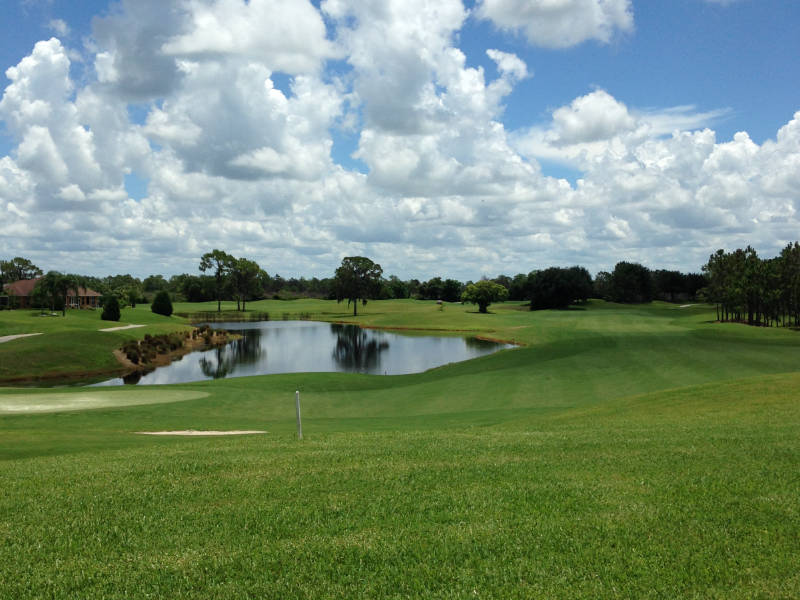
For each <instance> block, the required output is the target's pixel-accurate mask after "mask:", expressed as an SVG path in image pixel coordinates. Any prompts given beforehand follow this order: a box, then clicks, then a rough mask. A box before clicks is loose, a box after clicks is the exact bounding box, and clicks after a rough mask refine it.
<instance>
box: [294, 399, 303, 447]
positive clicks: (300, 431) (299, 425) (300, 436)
mask: <svg viewBox="0 0 800 600" xmlns="http://www.w3.org/2000/svg"><path fill="white" fill-rule="evenodd" d="M294 405H295V408H297V439H300V440H302V439H303V425H302V423H300V390H297V391H295V393H294Z"/></svg>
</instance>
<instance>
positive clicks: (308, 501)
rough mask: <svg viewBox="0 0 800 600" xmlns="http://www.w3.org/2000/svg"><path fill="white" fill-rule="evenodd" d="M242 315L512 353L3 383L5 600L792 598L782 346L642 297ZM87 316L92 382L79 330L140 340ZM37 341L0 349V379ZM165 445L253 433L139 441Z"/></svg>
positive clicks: (796, 361)
mask: <svg viewBox="0 0 800 600" xmlns="http://www.w3.org/2000/svg"><path fill="white" fill-rule="evenodd" d="M234 306H235V305H234ZM192 308H193V305H188V304H186V305H178V306H176V312H191V310H192ZM214 308H216V305H215V304H214ZM228 308H230V305H229V306H228ZM248 308H250V309H251V310H253V311H262V312H269V313H270V314H273V315H281V314H282V313H290V315H289V316H290V317H291V316H292V315H293V314H294V313H295V312H297V313H303V314H304V315H306V316H310V317H311V318H314V319H317V320H327V321H348V322H358V323H360V324H362V325H365V326H370V327H391V328H396V329H408V330H423V331H426V332H430V331H433V330H435V331H439V332H441V333H442V334H448V333H450V334H459V335H464V334H471V335H481V336H483V337H487V338H492V339H499V340H504V341H510V342H514V343H516V344H518V345H519V347H518V348H516V349H511V350H503V351H500V352H498V353H496V354H492V355H489V356H485V357H482V358H479V359H475V360H471V361H468V362H463V363H455V364H450V365H446V366H443V367H439V368H436V369H432V370H430V371H426V372H424V373H419V374H414V375H403V376H367V375H358V374H338V373H315V374H285V375H270V376H259V377H245V378H233V379H219V380H214V381H209V382H197V383H187V384H180V385H170V386H150V387H146V386H142V387H136V388H125V389H119V390H116V389H113V390H109V389H108V388H104V389H98V390H97V391H95V390H94V389H92V390H89V391H87V389H86V388H66V387H61V388H58V389H54V390H46V389H33V388H32V389H21V388H14V389H9V388H6V389H0V407H2V410H3V411H5V412H3V413H2V414H0V481H1V482H2V490H3V493H2V494H0V515H2V516H0V530H1V531H2V533H0V564H2V565H3V567H2V569H0V597H2V598H15V599H28V598H31V599H32V598H59V599H60V598H76V599H77V598H81V599H86V598H117V597H119V598H123V597H124V598H204V599H205V598H212V599H223V598H224V599H230V598H234V599H238V598H242V599H244V598H565V599H566V598H726V599H730V598H787V599H789V598H797V597H800V574H799V573H800V569H798V568H797V566H798V564H800V468H799V467H800V369H799V368H798V365H800V334H798V332H796V331H792V330H789V329H777V328H755V327H747V326H744V325H740V324H732V323H726V324H720V323H715V322H713V320H714V309H713V307H709V306H705V305H696V306H690V307H685V308H680V307H679V306H677V305H672V304H666V303H658V302H655V303H652V304H649V305H633V306H623V305H614V304H608V303H605V302H600V301H591V302H589V303H588V304H587V305H585V306H582V307H576V308H574V309H572V310H565V311H537V312H531V311H528V310H526V309H525V307H524V306H521V305H519V304H515V303H506V304H497V305H492V306H491V307H490V309H489V314H485V315H482V314H478V313H477V312H475V311H476V309H475V308H474V307H467V306H461V305H457V304H453V305H446V306H444V307H443V309H440V308H439V307H437V306H436V305H435V304H434V303H432V302H420V301H410V300H409V301H381V302H370V303H369V304H368V305H367V306H366V307H364V310H363V311H362V310H361V308H359V312H363V314H359V316H358V318H357V319H353V318H352V316H351V315H348V314H347V307H346V306H344V305H337V304H336V303H335V302H326V301H318V300H300V301H297V303H296V304H295V303H293V302H292V303H288V302H284V303H280V302H278V301H264V302H258V303H252V305H251V303H248ZM200 309H202V310H207V309H208V307H203V306H200V307H198V308H197V310H200ZM136 310H137V311H139V310H142V311H144V310H147V309H146V307H145V308H142V307H138V308H137V309H136ZM4 318H6V317H5V316H0V333H6V334H16V333H25V332H28V331H34V330H33V329H30V327H31V326H32V325H30V324H28V323H26V322H25V321H24V318H25V317H24V316H22V315H20V314H17V315H15V316H14V317H13V318H14V319H15V321H14V324H13V327H11V326H10V325H8V326H6V328H5V329H3V326H2V319H4ZM9 318H10V317H9ZM84 318H85V317H75V318H74V319H73V320H72V321H70V320H69V319H70V316H69V313H68V316H67V317H66V320H65V321H63V323H64V324H65V325H64V327H66V326H69V327H72V328H74V330H75V331H79V330H80V331H82V333H81V334H80V335H82V336H84V337H85V339H87V340H89V341H90V342H91V343H95V342H93V341H92V340H95V339H97V340H98V341H97V346H91V344H90V346H87V347H97V348H98V350H97V354H96V355H95V354H92V355H91V356H90V357H89V360H91V361H93V362H94V363H95V364H100V363H101V361H102V360H104V359H102V357H101V354H102V353H103V352H106V351H110V350H105V349H102V348H105V346H102V345H104V344H107V343H108V342H107V340H106V339H105V338H98V337H96V336H101V335H107V336H119V338H118V339H130V337H133V336H141V335H143V334H144V332H143V331H142V330H141V329H130V330H124V331H120V332H109V333H102V334H101V333H98V332H96V331H95V329H96V328H95V329H91V327H94V326H95V325H96V324H93V325H91V327H90V326H89V325H84V324H83V321H80V319H84ZM87 322H88V321H87ZM136 322H137V321H136V319H134V318H131V316H130V313H124V314H123V321H122V324H123V325H124V324H126V323H136ZM53 323H55V321H54V322H53ZM170 324H171V326H172V327H185V321H182V320H180V319H175V318H173V320H172V321H170V322H169V323H167V322H160V321H155V320H153V321H151V322H148V327H149V328H167V326H168V325H170ZM48 327H50V329H48V330H44V331H43V330H42V329H38V330H37V331H43V335H40V336H36V337H30V338H25V339H17V340H15V341H13V342H9V343H7V344H3V345H0V373H8V372H11V371H13V370H14V367H13V360H14V358H13V356H14V355H16V356H17V357H19V356H29V357H32V356H34V355H35V354H36V352H41V351H42V348H43V346H42V345H41V344H43V343H46V342H45V340H46V339H47V338H48V336H51V337H52V338H53V339H60V338H59V336H60V335H62V334H61V333H60V332H59V327H58V326H57V325H56V324H52V325H48ZM126 336H130V337H126ZM11 344H17V346H16V348H17V350H16V353H15V354H11V351H10V350H8V349H7V348H3V346H10V345H11ZM101 346H102V348H101ZM101 350H102V351H101ZM92 352H94V351H93V350H92V351H91V352H90V354H91V353H92ZM71 357H72V355H70V357H69V359H70V360H72V358H71ZM188 359H190V357H184V360H188ZM75 360H77V355H76V357H75ZM53 362H54V359H53V358H52V357H50V358H47V359H44V358H42V359H41V360H39V361H38V362H36V361H35V360H34V359H33V358H31V359H30V360H29V361H28V365H26V366H24V368H26V369H28V372H30V373H31V374H32V375H33V376H36V373H37V372H44V370H47V369H49V368H50V367H49V365H50V364H51V363H53ZM78 367H80V365H78ZM21 368H23V367H21ZM37 369H41V370H42V371H37ZM85 370H86V371H90V370H91V368H88V367H87V368H86V369H85ZM295 390H300V392H301V405H302V419H303V439H302V440H298V439H297V435H296V420H295V419H296V417H295V403H294V400H295V396H294V393H295ZM95 395H96V399H97V400H96V401H97V403H100V402H102V401H103V400H102V399H103V398H112V399H113V400H114V404H113V405H107V406H101V405H99V404H91V402H94V400H93V399H94V398H95ZM87 399H89V400H87ZM140 399H145V401H142V402H140V401H139V400H140ZM89 401H91V402H89ZM82 402H89V403H87V404H86V405H85V407H86V408H89V406H91V408H90V409H87V410H60V409H59V411H57V412H40V411H33V410H29V411H27V412H26V413H25V414H19V413H18V414H9V412H8V411H9V410H14V409H13V407H14V406H17V407H21V406H36V407H45V406H47V405H48V404H49V405H51V406H71V407H73V408H77V407H80V406H81V403H82ZM178 430H198V431H201V430H209V431H235V430H241V431H248V430H258V431H266V432H267V433H265V434H263V435H239V436H219V437H203V436H189V437H179V436H144V435H139V434H138V433H137V432H153V431H178Z"/></svg>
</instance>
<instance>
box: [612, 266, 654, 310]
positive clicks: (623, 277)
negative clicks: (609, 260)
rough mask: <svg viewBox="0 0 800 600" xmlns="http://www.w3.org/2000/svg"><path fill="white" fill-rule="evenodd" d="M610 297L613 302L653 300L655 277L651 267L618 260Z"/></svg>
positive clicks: (613, 272)
mask: <svg viewBox="0 0 800 600" xmlns="http://www.w3.org/2000/svg"><path fill="white" fill-rule="evenodd" d="M609 284H610V285H609V287H610V290H609V292H610V299H611V300H612V301H613V302H626V303H638V302H651V301H652V300H653V277H652V275H651V274H650V269H648V268H647V267H645V266H644V265H640V264H639V263H630V262H626V261H621V262H618V263H617V264H616V265H615V266H614V271H612V273H611V277H610V281H609Z"/></svg>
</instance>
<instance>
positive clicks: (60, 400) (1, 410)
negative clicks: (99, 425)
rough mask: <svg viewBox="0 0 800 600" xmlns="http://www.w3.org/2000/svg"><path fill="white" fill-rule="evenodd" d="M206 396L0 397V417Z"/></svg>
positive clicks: (143, 392) (133, 393) (138, 393)
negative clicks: (0, 415) (3, 415)
mask: <svg viewBox="0 0 800 600" xmlns="http://www.w3.org/2000/svg"><path fill="white" fill-rule="evenodd" d="M207 396H208V393H207V392H194V391H188V390H164V391H161V390H157V391H154V390H118V391H107V390H102V391H97V392H95V391H92V392H87V391H85V390H80V391H78V392H72V393H70V392H56V393H24V392H23V393H13V394H0V414H38V413H52V412H63V411H71V410H88V409H91V408H111V407H117V406H138V405H141V404H162V403H166V402H182V401H185V400H196V399H198V398H205V397H207Z"/></svg>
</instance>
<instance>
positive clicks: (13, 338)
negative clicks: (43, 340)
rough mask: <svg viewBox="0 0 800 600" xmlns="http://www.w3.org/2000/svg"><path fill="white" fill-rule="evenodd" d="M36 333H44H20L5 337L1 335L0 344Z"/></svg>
mask: <svg viewBox="0 0 800 600" xmlns="http://www.w3.org/2000/svg"><path fill="white" fill-rule="evenodd" d="M34 335H42V334H41V333H18V334H17V335H4V336H3V337H0V344H2V343H3V342H10V341H11V340H16V339H19V338H25V337H32V336H34Z"/></svg>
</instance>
